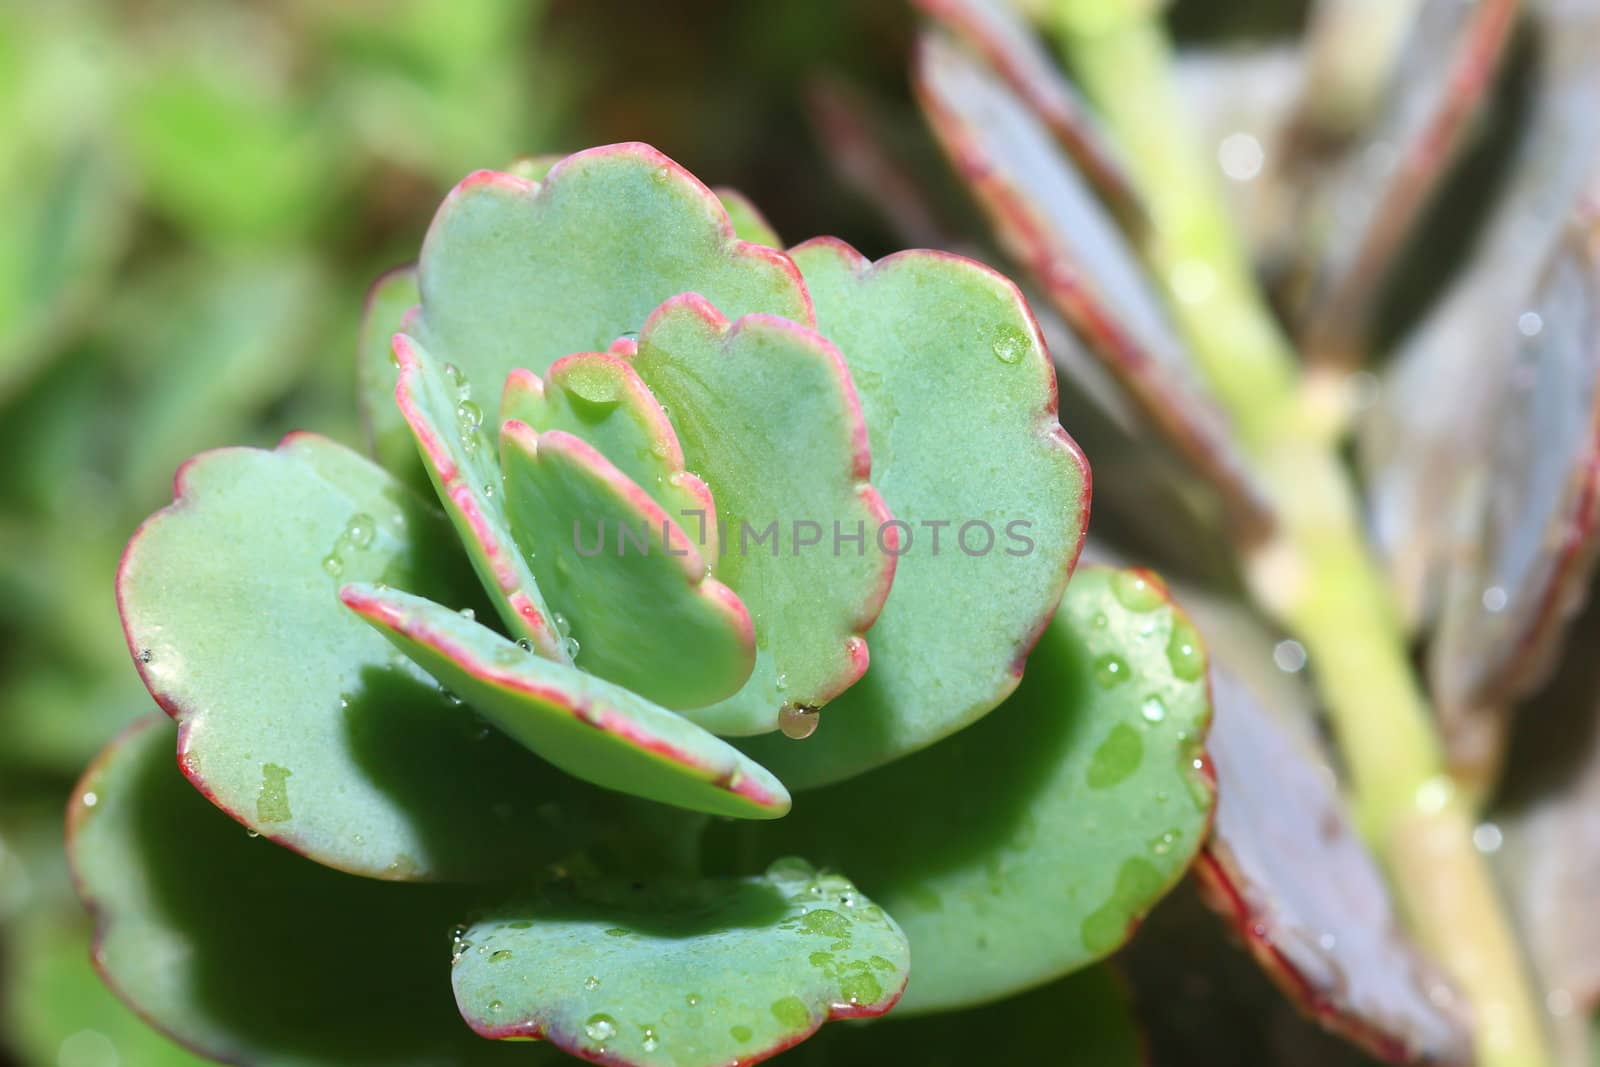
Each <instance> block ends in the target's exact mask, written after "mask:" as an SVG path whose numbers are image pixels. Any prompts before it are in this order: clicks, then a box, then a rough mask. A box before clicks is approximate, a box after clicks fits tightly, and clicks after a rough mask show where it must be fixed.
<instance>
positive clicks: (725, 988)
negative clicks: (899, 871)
mask: <svg viewBox="0 0 1600 1067" xmlns="http://www.w3.org/2000/svg"><path fill="white" fill-rule="evenodd" d="M909 964H910V958H909V951H908V949H907V946H906V939H905V935H904V934H902V933H901V931H900V928H899V927H898V926H896V925H895V923H894V920H893V919H891V918H889V916H888V915H886V914H885V913H884V911H883V909H882V908H879V907H878V906H877V905H875V904H874V903H873V902H872V901H870V900H868V899H867V898H866V897H865V896H863V895H862V894H861V893H859V892H858V891H857V890H856V888H855V887H854V886H853V885H851V884H850V882H849V881H848V880H846V879H845V878H843V877H840V876H839V875H835V874H826V873H819V872H817V871H815V870H813V869H812V868H811V867H810V866H809V865H807V864H805V863H803V862H801V861H799V860H793V859H787V860H780V861H779V862H776V863H774V864H773V865H772V867H771V868H770V869H769V870H768V871H767V873H766V874H765V875H762V876H760V877H754V878H742V879H732V878H729V879H705V880H699V881H678V882H671V881H667V882H662V881H657V882H643V883H631V884H630V883H622V882H605V881H598V882H591V883H588V884H576V885H570V884H557V885H555V886H552V887H550V888H548V889H546V890H545V891H544V892H543V893H542V894H541V895H540V896H538V897H536V898H535V899H533V900H529V901H526V902H522V903H516V904H511V905H507V906H505V907H501V908H498V909H496V910H494V911H493V912H491V913H489V914H488V915H486V916H484V917H482V918H480V919H478V920H477V921H475V922H473V923H472V924H471V925H470V926H469V927H468V928H467V929H466V931H465V933H464V935H463V946H462V947H460V948H458V955H457V959H456V962H455V966H454V971H453V974H452V980H453V982H454V985H455V990H456V999H457V1002H458V1003H459V1005H460V1008H461V1014H462V1016H463V1017H464V1018H465V1019H466V1020H467V1022H468V1023H470V1024H471V1025H472V1028H473V1029H474V1030H476V1031H478V1033H480V1034H483V1035H484V1036H486V1037H495V1038H519V1037H520V1038H528V1037H536V1038H543V1039H545V1040H547V1041H550V1042H552V1043H554V1044H556V1045H557V1046H559V1047H561V1048H563V1049H565V1050H567V1051H569V1052H571V1053H573V1054H575V1055H578V1056H581V1057H583V1058H585V1059H589V1060H593V1061H596V1062H601V1063H614V1064H629V1065H640V1067H644V1065H651V1067H654V1065H661V1067H721V1065H724V1064H730V1063H750V1062H755V1061H757V1060H760V1059H764V1058H766V1057H767V1056H770V1055H772V1054H773V1053H774V1052H777V1051H780V1050H782V1049H785V1048H788V1047H790V1046H791V1045H795V1044H797V1043H799V1042H801V1041H804V1040H805V1039H806V1038H807V1037H809V1036H810V1035H811V1034H812V1033H813V1032H815V1031H816V1029H817V1028H818V1027H819V1026H821V1025H822V1024H823V1023H825V1022H827V1021H828V1020H830V1019H848V1018H860V1017H866V1016H874V1015H881V1014H883V1013H884V1012H886V1011H888V1010H889V1009H890V1008H891V1007H893V1006H894V1004H895V1002H896V1001H897V1000H899V999H900V994H901V991H902V990H903V989H904V988H905V982H906V974H907V970H908V967H909Z"/></svg>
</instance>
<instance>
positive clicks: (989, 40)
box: [916, 0, 1144, 222]
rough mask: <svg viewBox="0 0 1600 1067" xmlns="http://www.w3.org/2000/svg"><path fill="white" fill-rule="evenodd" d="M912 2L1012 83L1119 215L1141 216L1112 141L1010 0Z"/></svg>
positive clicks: (1134, 219)
mask: <svg viewBox="0 0 1600 1067" xmlns="http://www.w3.org/2000/svg"><path fill="white" fill-rule="evenodd" d="M916 6H917V7H919V8H921V9H922V10H923V11H924V12H926V13H927V14H928V15H929V16H931V17H933V18H935V19H937V20H938V21H939V22H940V23H942V24H944V25H945V26H946V27H948V28H949V29H950V31H951V32H952V33H954V34H956V35H957V36H958V37H960V38H961V39H962V40H964V41H965V42H966V43H967V44H968V45H970V46H971V47H972V48H973V49H975V50H976V51H977V52H978V53H979V54H980V55H982V56H983V58H984V59H985V60H986V61H987V62H988V63H989V65H990V66H992V67H993V68H994V69H995V71H996V72H998V73H999V74H1000V76H1001V77H1003V78H1005V80H1006V81H1007V82H1008V83H1010V85H1011V88H1012V90H1013V91H1014V92H1016V94H1017V95H1018V96H1020V97H1021V98H1022V99H1023V100H1025V101H1027V103H1028V106H1029V107H1031V108H1032V109H1033V110H1034V112H1035V113H1036V114H1037V115H1038V116H1039V119H1040V120H1041V121H1042V122H1043V123H1044V124H1045V125H1046V126H1047V127H1049V129H1050V132H1051V133H1053V134H1054V135H1055V138H1056V140H1057V141H1058V142H1059V143H1060V145H1061V147H1062V148H1063V149H1064V150H1065V151H1066V153H1067V154H1068V155H1069V156H1071V157H1072V161H1073V163H1075V164H1076V165H1077V166H1078V168H1079V169H1080V170H1082V171H1083V173H1084V176H1085V177H1087V178H1088V179H1089V181H1090V182H1091V183H1093V185H1094V187H1095V189H1096V191H1097V192H1098V193H1099V194H1100V195H1101V197H1103V198H1104V199H1105V200H1106V201H1107V203H1108V204H1109V205H1110V206H1111V208H1112V209H1113V210H1114V211H1115V212H1116V213H1117V214H1118V215H1119V216H1120V217H1121V218H1122V219H1124V220H1125V221H1127V222H1142V221H1143V213H1144V208H1143V206H1142V205H1141V204H1140V202H1139V197H1138V194H1137V193H1136V192H1135V191H1134V188H1133V182H1132V180H1131V179H1130V178H1129V177H1128V172H1127V168H1126V167H1125V166H1124V165H1123V163H1122V160H1121V159H1120V158H1119V156H1118V153H1117V151H1116V149H1115V146H1113V145H1112V144H1111V142H1110V141H1109V139H1107V137H1106V135H1105V132H1104V131H1103V130H1101V129H1100V127H1099V125H1098V123H1097V122H1096V120H1095V119H1094V117H1093V115H1092V114H1091V113H1090V110H1089V107H1088V105H1087V104H1085V103H1084V101H1083V100H1082V99H1081V98H1080V97H1079V96H1078V93H1077V92H1076V91H1075V90H1074V89H1073V87H1072V85H1071V83H1069V82H1068V81H1067V80H1066V78H1064V77H1062V75H1061V72H1060V70H1058V69H1057V67H1056V64H1055V61H1054V60H1052V59H1051V57H1050V53H1049V51H1048V50H1046V49H1045V47H1044V45H1043V44H1041V43H1040V41H1039V39H1038V37H1036V36H1035V35H1034V32H1033V30H1032V28H1031V27H1029V26H1028V24H1027V23H1026V22H1024V21H1023V19H1022V14H1021V12H1020V11H1018V10H1017V9H1016V7H1015V6H1013V4H1012V3H1010V2H1009V0H916Z"/></svg>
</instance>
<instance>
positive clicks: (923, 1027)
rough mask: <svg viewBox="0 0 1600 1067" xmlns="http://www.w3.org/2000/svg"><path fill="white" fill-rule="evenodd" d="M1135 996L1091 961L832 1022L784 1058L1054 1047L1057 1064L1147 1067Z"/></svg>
mask: <svg viewBox="0 0 1600 1067" xmlns="http://www.w3.org/2000/svg"><path fill="white" fill-rule="evenodd" d="M1133 1009H1134V1005H1133V999H1132V997H1131V996H1130V991H1129V990H1128V988H1127V986H1126V983H1124V982H1123V981H1122V980H1121V979H1120V978H1119V977H1118V976H1117V974H1116V973H1115V972H1114V971H1113V970H1112V969H1111V967H1110V965H1102V966H1099V967H1090V968H1088V969H1087V970H1083V971H1079V972H1078V973H1077V974H1074V975H1071V976H1069V977H1067V978H1063V979H1062V980H1061V981H1059V982H1052V983H1050V984H1049V985H1047V986H1042V987H1040V988H1038V989H1035V990H1032V991H1030V992H1027V993H1022V994H1020V995H1018V996H1015V997H1010V998H1008V999H1006V1000H1002V1001H998V1002H997V1003H994V1004H985V1005H983V1006H982V1007H979V1008H968V1009H967V1010H965V1011H953V1012H943V1013H941V1014H939V1015H928V1016H918V1017H916V1018H912V1019H904V1020H902V1019H901V1018H900V1017H899V1016H897V1015H895V1014H890V1015H889V1016H887V1017H886V1018H884V1019H882V1020H879V1021H878V1022H875V1023H873V1024H872V1025H871V1026H830V1027H827V1028H826V1029H824V1030H822V1031H821V1032H819V1033H818V1034H817V1036H816V1037H814V1038H812V1039H811V1040H810V1041H807V1042H806V1043H805V1044H803V1045H801V1046H800V1047H799V1048H797V1049H794V1050H792V1051H790V1052H788V1053H786V1054H785V1055H784V1057H783V1058H782V1059H781V1060H778V1061H777V1062H779V1063H781V1064H783V1067H806V1065H811V1064H814V1065H816V1067H883V1065H884V1064H891V1063H907V1064H910V1063H914V1064H918V1065H919V1067H961V1065H967V1064H978V1063H991V1062H993V1061H994V1058H995V1055H996V1052H997V1050H1000V1049H1005V1050H1007V1051H1009V1050H1013V1049H1014V1050H1027V1051H1028V1052H1029V1053H1031V1054H1033V1055H1044V1054H1046V1053H1048V1055H1049V1060H1048V1062H1049V1063H1051V1064H1053V1065H1055V1067H1140V1065H1143V1064H1147V1063H1149V1062H1151V1061H1150V1060H1149V1059H1148V1058H1147V1057H1146V1056H1145V1054H1144V1047H1143V1042H1142V1040H1141V1038H1140V1034H1139V1024H1138V1020H1137V1019H1136V1018H1135V1017H1134V1010H1133Z"/></svg>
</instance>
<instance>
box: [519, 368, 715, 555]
mask: <svg viewBox="0 0 1600 1067" xmlns="http://www.w3.org/2000/svg"><path fill="white" fill-rule="evenodd" d="M623 347H624V350H625V351H626V352H627V353H628V354H629V355H631V354H632V352H634V351H637V347H638V346H637V344H632V345H624V346H623ZM512 419H516V420H517V421H519V422H524V423H527V424H528V425H529V426H531V427H533V428H534V429H535V430H537V431H539V432H540V433H544V432H545V431H546V430H561V431H563V432H565V433H569V434H571V435H572V436H574V437H577V438H579V439H581V440H584V441H587V442H588V443H589V444H591V445H593V446H594V447H595V450H596V451H598V452H599V453H600V454H601V455H602V456H604V457H606V459H608V460H609V461H611V462H612V463H613V464H615V465H616V467H617V469H618V470H620V471H621V472H622V473H623V474H625V475H627V476H628V477H629V478H631V479H632V480H633V481H635V482H636V483H638V485H639V486H640V487H641V488H642V489H644V491H645V492H647V493H649V494H650V496H651V497H652V498H653V499H654V500H655V502H656V503H657V504H659V505H661V508H662V510H663V511H665V512H666V513H667V514H668V515H669V516H670V517H671V518H672V519H673V521H674V522H677V523H679V524H680V525H687V526H689V527H691V528H692V529H693V532H694V538H693V540H694V544H695V547H696V548H697V549H699V552H700V554H701V555H702V556H703V557H705V562H707V563H709V564H711V565H712V567H713V570H714V569H715V565H716V561H717V557H718V555H720V552H719V550H718V544H719V542H718V539H717V524H716V522H715V521H713V517H714V516H715V514H716V505H715V502H714V501H713V500H712V499H711V490H710V489H709V488H707V487H706V484H705V483H704V482H702V481H701V480H700V479H699V478H697V477H695V476H694V475H693V474H690V473H689V472H687V471H685V470H684V469H683V448H682V446H681V445H679V444H678V434H677V431H676V430H674V429H673V428H672V423H671V421H670V420H669V419H668V418H667V415H666V412H664V411H662V410H661V405H660V404H659V403H658V402H657V401H656V398H655V397H654V396H653V395H651V392H650V390H649V388H648V387H647V386H646V385H645V384H644V382H643V381H641V380H640V379H639V375H638V373H637V372H636V371H634V369H633V367H632V366H631V365H630V364H629V363H628V361H627V358H626V357H625V356H624V355H622V354H618V353H615V352H606V353H601V352H581V353H579V354H577V355H573V356H566V357H564V358H562V359H558V360H556V362H555V363H553V364H551V366H550V370H549V373H548V374H547V375H546V376H545V378H544V379H543V380H541V379H540V378H539V376H538V375H536V374H534V373H533V372H532V371H530V370H522V369H518V370H514V371H512V372H511V373H510V374H509V375H507V377H506V386H505V391H504V392H503V393H502V394H501V398H500V420H501V422H502V424H503V423H505V422H508V421H510V420H512Z"/></svg>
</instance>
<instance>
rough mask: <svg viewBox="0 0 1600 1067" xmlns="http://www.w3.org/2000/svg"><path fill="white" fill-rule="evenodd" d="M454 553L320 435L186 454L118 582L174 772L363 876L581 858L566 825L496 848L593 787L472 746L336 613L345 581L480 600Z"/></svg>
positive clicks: (461, 728)
mask: <svg viewBox="0 0 1600 1067" xmlns="http://www.w3.org/2000/svg"><path fill="white" fill-rule="evenodd" d="M454 542H455V538H454V536H453V535H452V533H451V531H450V529H449V525H448V523H446V522H445V520H444V517H443V516H442V515H440V514H439V513H438V512H437V511H435V510H434V509H433V508H432V507H431V506H429V505H427V504H425V503H424V502H423V501H422V500H421V498H419V497H417V496H415V495H414V494H412V493H411V491H410V490H408V489H406V488H405V487H403V486H401V485H400V484H399V483H398V482H396V481H395V480H394V479H393V478H391V477H390V476H389V475H387V474H385V473H384V472H383V471H382V470H380V469H379V468H378V467H376V466H374V465H373V464H372V463H371V462H370V461H368V460H366V459H363V458H362V457H360V456H358V455H356V454H355V453H353V452H350V451H347V450H346V449H344V448H342V447H341V446H339V445H336V444H333V443H332V442H330V441H327V440H324V439H322V438H318V437H313V436H310V435H303V434H302V435H297V436H294V437H290V438H289V439H287V440H286V441H285V442H284V443H283V444H282V445H280V446H279V447H278V449H277V450H276V451H273V452H265V451H258V450H254V449H226V450H223V451H219V452H210V453H206V454H205V455H202V456H200V457H199V458H197V459H195V460H192V461H191V462H190V463H189V464H188V465H187V466H186V467H184V469H183V470H182V471H181V472H180V474H179V477H178V484H177V500H176V501H175V502H174V503H173V504H172V505H171V506H170V507H168V508H167V509H165V510H164V511H161V512H158V513H157V514H156V515H155V516H154V517H152V518H151V519H150V520H149V521H147V522H146V523H145V524H144V526H142V527H141V528H140V530H139V532H138V533H137V534H136V535H135V537H134V539H133V541H132V542H131V543H130V544H129V546H128V550H127V553H126V555H125V556H124V557H123V563H122V567H121V570H120V572H119V574H118V580H117V592H118V597H119V601H120V603H121V606H122V614H123V625H124V627H125V629H126V631H127V637H128V644H129V647H130V648H131V649H132V650H133V653H134V657H135V661H136V664H137V666H138V667H139V671H140V673H141V675H142V676H143V678H144V681H145V684H146V685H147V686H148V687H149V689H150V692H151V693H152V694H153V695H154V696H155V698H156V699H157V701H159V702H160V703H161V705H162V707H163V708H165V709H166V710H167V712H168V713H169V714H170V715H172V716H173V717H174V718H176V719H177V720H178V722H179V723H180V725H181V726H182V730H181V731H180V734H179V743H178V758H179V763H180V765H181V767H182V769H183V772H184V773H185V774H186V775H188V776H189V778H190V779H191V780H192V781H194V783H195V784H196V785H197V786H198V787H199V788H200V789H201V790H202V791H203V792H204V793H205V794H206V795H207V796H208V797H210V798H211V799H212V801H213V802H215V803H216V804H217V806H218V807H220V808H222V809H223V810H224V811H226V812H228V813H229V814H231V815H232V816H233V817H234V818H236V819H238V820H239V821H240V822H242V823H244V824H245V825H247V826H250V827H252V828H253V829H255V830H257V831H259V832H260V833H261V834H262V835H263V836H265V837H269V838H271V839H272V840H274V841H277V842H279V843H280V844H284V845H287V846H288V847H290V848H292V849H295V850H296V851H300V852H304V853H306V854H307V855H309V856H311V857H312V858H314V859H316V860H317V861H318V862H320V863H325V864H328V865H329V866H333V867H337V868H340V869H342V870H347V871H351V872H354V873H358V874H364V875H370V876H373V877H378V878H400V879H422V880H432V879H455V878H468V877H483V876H486V875H489V874H494V873H504V872H507V871H522V870H528V869H532V868H537V867H538V866H540V865H542V864H544V863H548V862H551V861H553V860H555V859H558V858H560V857H561V856H562V855H564V854H565V853H566V852H568V851H570V850H572V849H574V848H576V847H579V845H581V844H582V843H583V835H585V834H586V833H588V832H589V827H588V824H586V823H585V822H584V820H583V819H581V818H578V817H577V815H576V814H574V815H572V816H570V817H569V818H568V819H566V820H564V821H563V824H562V825H558V826H555V827H550V828H548V829H547V830H546V831H545V832H543V833H541V834H539V835H535V837H534V838H533V840H534V842H535V844H534V845H532V846H527V845H525V846H524V847H523V848H522V849H508V848H506V847H505V837H506V833H507V829H508V827H509V826H513V825H516V824H517V823H519V822H523V821H525V820H534V818H535V813H536V812H537V810H538V809H539V808H540V807H541V805H545V804H550V803H554V802H557V801H563V800H565V801H569V802H571V803H573V804H579V803H587V800H586V799H584V798H586V797H587V796H588V795H589V794H591V793H596V792H597V791H593V790H588V789H587V787H584V786H582V785H580V784H579V783H576V782H573V781H572V780H571V779H569V778H568V777H567V776H565V775H562V774H559V773H557V772H555V771H554V770H553V769H552V768H550V767H549V766H548V765H546V764H544V763H542V762H541V761H540V760H538V759H536V758H534V757H533V756H531V755H530V754H529V753H527V752H526V751H525V750H523V749H522V747H521V746H519V745H516V744H514V743H512V742H511V741H509V740H506V739H504V738H499V737H481V738H480V736H479V730H478V727H477V725H476V724H474V723H472V722H470V721H468V720H466V719H465V718H464V717H463V713H462V711H461V709H459V708H456V707H452V706H450V705H449V702H448V701H447V700H446V699H445V697H444V696H443V695H442V694H441V693H440V692H439V689H438V686H437V685H436V684H435V683H434V681H433V680H432V679H431V678H429V677H428V676H427V675H426V674H424V673H423V672H422V671H420V670H418V669H416V668H415V667H413V666H412V665H411V664H409V663H407V662H406V661H405V659H404V658H403V657H400V656H398V655H397V654H396V653H395V651H394V650H393V649H392V648H391V647H390V646H389V644H388V643H387V642H386V641H384V639H383V638H382V637H380V636H379V635H377V634H375V633H373V632H372V630H371V629H370V628H368V627H367V626H366V625H364V624H363V623H362V622H361V620H360V619H358V618H356V617H355V616H354V615H352V614H351V613H350V612H349V611H347V610H346V609H345V607H344V606H343V605H342V604H340V602H339V598H338V588H339V585H340V582H341V581H351V580H355V581H360V580H367V581H382V582H386V583H390V584H394V585H401V586H405V587H408V588H411V589H415V590H419V591H422V592H427V593H430V594H432V595H434V596H438V597H441V598H443V599H446V600H450V601H452V602H455V603H460V602H461V600H462V599H465V598H468V597H472V598H476V597H478V596H481V594H480V593H479V592H478V589H477V583H476V582H474V581H473V578H472V576H471V574H470V573H469V572H468V570H467V568H466V566H465V563H464V561H462V560H461V556H460V553H459V551H458V549H457V547H456V545H455V543H454ZM458 598H460V599H458ZM468 602H469V603H470V602H472V601H468ZM600 795H601V796H603V794H600ZM241 832H242V831H241Z"/></svg>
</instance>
